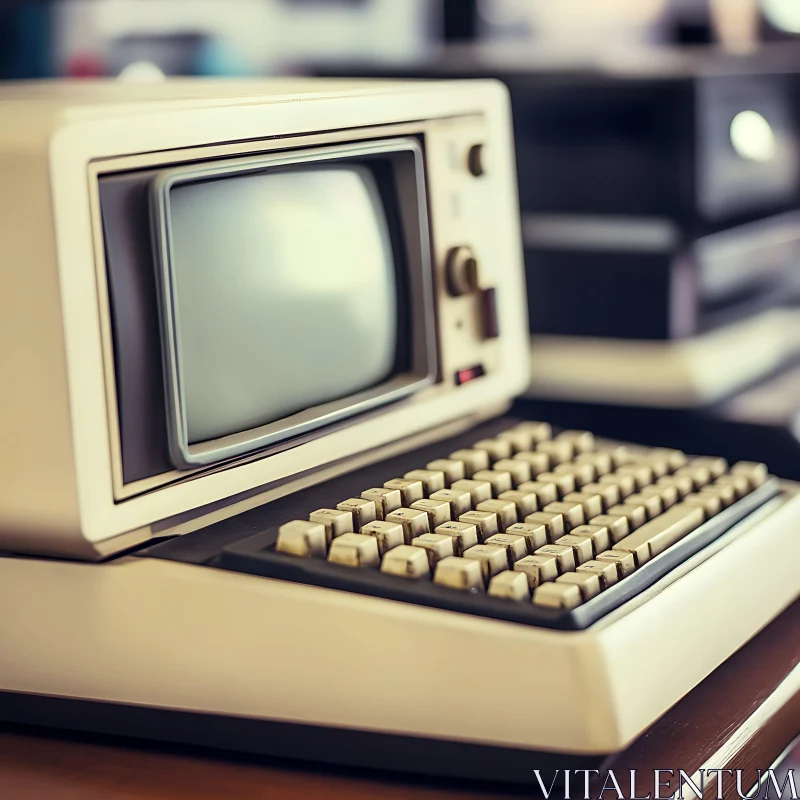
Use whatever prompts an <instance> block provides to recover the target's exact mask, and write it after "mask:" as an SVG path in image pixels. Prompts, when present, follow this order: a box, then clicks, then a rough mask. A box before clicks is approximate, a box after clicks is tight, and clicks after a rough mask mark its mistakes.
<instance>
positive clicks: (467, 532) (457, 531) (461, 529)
mask: <svg viewBox="0 0 800 800" xmlns="http://www.w3.org/2000/svg"><path fill="white" fill-rule="evenodd" d="M434 533H440V534H443V535H445V536H449V537H450V538H451V539H452V540H453V554H454V555H457V556H461V555H463V554H464V551H465V550H469V548H470V547H474V546H475V545H476V544H478V526H477V525H470V523H468V522H458V521H457V520H453V521H450V522H445V523H444V525H439V526H438V527H437V528H436V530H434Z"/></svg>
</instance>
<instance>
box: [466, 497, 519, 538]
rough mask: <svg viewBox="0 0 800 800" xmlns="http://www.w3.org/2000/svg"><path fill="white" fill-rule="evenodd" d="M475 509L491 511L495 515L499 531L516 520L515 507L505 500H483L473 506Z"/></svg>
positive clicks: (513, 523)
mask: <svg viewBox="0 0 800 800" xmlns="http://www.w3.org/2000/svg"><path fill="white" fill-rule="evenodd" d="M475 510H476V511H491V512H492V513H493V514H496V515H497V527H498V528H499V529H500V532H501V533H502V532H503V531H505V530H506V528H508V527H510V526H511V525H515V524H516V522H517V507H516V505H514V503H510V502H508V501H507V500H484V501H483V502H482V503H478V505H477V506H476V507H475Z"/></svg>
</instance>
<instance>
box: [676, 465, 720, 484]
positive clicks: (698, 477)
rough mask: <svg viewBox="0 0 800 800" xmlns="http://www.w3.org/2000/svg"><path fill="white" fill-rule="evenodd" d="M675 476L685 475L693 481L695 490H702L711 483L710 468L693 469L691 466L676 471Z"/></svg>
mask: <svg viewBox="0 0 800 800" xmlns="http://www.w3.org/2000/svg"><path fill="white" fill-rule="evenodd" d="M675 475H677V476H679V477H680V476H682V475H685V476H686V477H687V478H691V479H692V486H693V487H694V489H695V490H698V489H702V488H703V487H704V486H706V485H707V484H709V483H711V470H710V469H709V468H708V467H693V466H692V465H691V464H689V465H688V466H685V467H681V468H680V469H679V470H676V472H675Z"/></svg>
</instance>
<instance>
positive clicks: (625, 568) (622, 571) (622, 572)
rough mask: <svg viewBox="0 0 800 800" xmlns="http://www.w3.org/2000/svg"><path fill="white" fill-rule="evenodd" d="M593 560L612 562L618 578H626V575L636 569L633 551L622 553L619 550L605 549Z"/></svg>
mask: <svg viewBox="0 0 800 800" xmlns="http://www.w3.org/2000/svg"><path fill="white" fill-rule="evenodd" d="M595 560H596V561H601V562H603V563H609V564H614V566H615V567H616V568H617V575H618V576H619V578H620V580H622V578H627V577H628V575H632V574H633V573H634V572H635V571H636V560H635V559H634V557H633V553H624V552H622V551H621V550H606V552H605V553H600V555H598V556H597V558H596V559H595Z"/></svg>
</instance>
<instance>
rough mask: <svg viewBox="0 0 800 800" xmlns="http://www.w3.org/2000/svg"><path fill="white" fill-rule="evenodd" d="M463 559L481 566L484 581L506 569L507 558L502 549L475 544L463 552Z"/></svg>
mask: <svg viewBox="0 0 800 800" xmlns="http://www.w3.org/2000/svg"><path fill="white" fill-rule="evenodd" d="M464 558H468V559H474V560H475V561H477V562H478V563H479V564H480V565H481V571H482V572H483V578H484V581H485V582H487V583H488V581H489V578H491V577H492V576H493V575H497V574H498V573H500V572H502V571H503V570H506V569H508V557H507V556H506V551H505V550H504V549H503V548H502V547H492V545H490V544H476V545H475V547H470V549H469V550H465V551H464Z"/></svg>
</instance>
